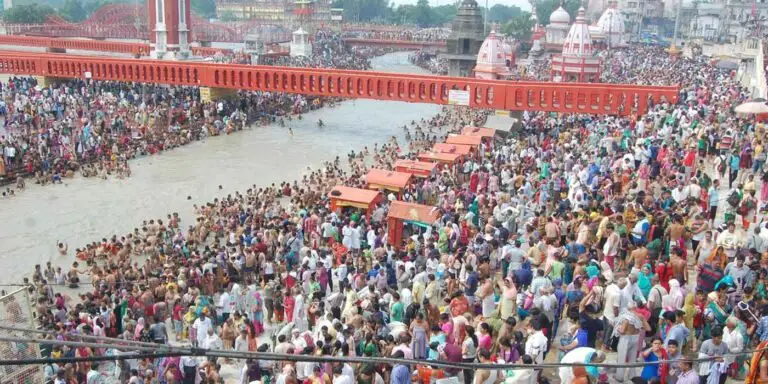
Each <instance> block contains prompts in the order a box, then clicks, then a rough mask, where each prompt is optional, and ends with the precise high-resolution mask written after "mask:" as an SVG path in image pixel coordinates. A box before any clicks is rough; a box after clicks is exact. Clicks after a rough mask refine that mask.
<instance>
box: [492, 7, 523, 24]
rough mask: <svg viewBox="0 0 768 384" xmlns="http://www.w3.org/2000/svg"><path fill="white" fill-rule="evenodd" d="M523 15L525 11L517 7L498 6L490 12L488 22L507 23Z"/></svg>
mask: <svg viewBox="0 0 768 384" xmlns="http://www.w3.org/2000/svg"><path fill="white" fill-rule="evenodd" d="M521 13H523V10H522V9H520V7H517V6H514V5H513V6H509V7H508V6H506V5H502V4H496V5H494V6H492V7H491V8H490V9H489V10H488V21H489V22H491V23H502V24H503V23H506V22H508V21H510V20H512V18H513V17H515V16H517V15H520V14H521Z"/></svg>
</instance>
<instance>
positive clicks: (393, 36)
mask: <svg viewBox="0 0 768 384" xmlns="http://www.w3.org/2000/svg"><path fill="white" fill-rule="evenodd" d="M450 32H451V31H450V30H449V29H446V28H425V29H419V30H415V29H409V28H403V29H400V30H396V31H376V30H370V31H362V30H358V31H345V32H344V33H343V34H342V36H343V37H345V38H355V39H371V40H404V41H442V40H445V39H447V38H448V36H449V35H450Z"/></svg>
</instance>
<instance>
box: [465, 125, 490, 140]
mask: <svg viewBox="0 0 768 384" xmlns="http://www.w3.org/2000/svg"><path fill="white" fill-rule="evenodd" d="M497 133H498V132H497V131H496V130H495V129H493V128H484V127H464V129H462V130H461V135H462V136H480V137H488V138H493V137H494V136H496V134H497Z"/></svg>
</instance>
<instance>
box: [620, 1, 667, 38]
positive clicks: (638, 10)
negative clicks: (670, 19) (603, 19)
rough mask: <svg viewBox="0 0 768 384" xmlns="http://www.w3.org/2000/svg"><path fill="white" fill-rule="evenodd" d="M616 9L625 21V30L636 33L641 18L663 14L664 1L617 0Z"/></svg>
mask: <svg viewBox="0 0 768 384" xmlns="http://www.w3.org/2000/svg"><path fill="white" fill-rule="evenodd" d="M668 1H669V0H668ZM618 9H619V11H620V12H621V14H622V15H624V19H625V20H626V21H627V31H628V32H630V33H631V34H638V33H640V30H641V29H642V25H643V20H645V19H654V18H659V17H662V16H663V15H664V2H663V1H661V0H619V1H618Z"/></svg>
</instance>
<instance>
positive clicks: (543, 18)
mask: <svg viewBox="0 0 768 384" xmlns="http://www.w3.org/2000/svg"><path fill="white" fill-rule="evenodd" d="M558 7H560V0H542V1H541V2H537V3H536V17H537V18H538V19H539V23H541V24H542V25H547V24H549V15H551V14H552V12H554V11H555V10H556V9H557V8H558ZM579 7H581V2H580V1H579V0H565V3H564V4H563V8H565V10H566V11H568V14H569V15H571V20H573V19H574V18H576V12H577V11H578V10H579Z"/></svg>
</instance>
